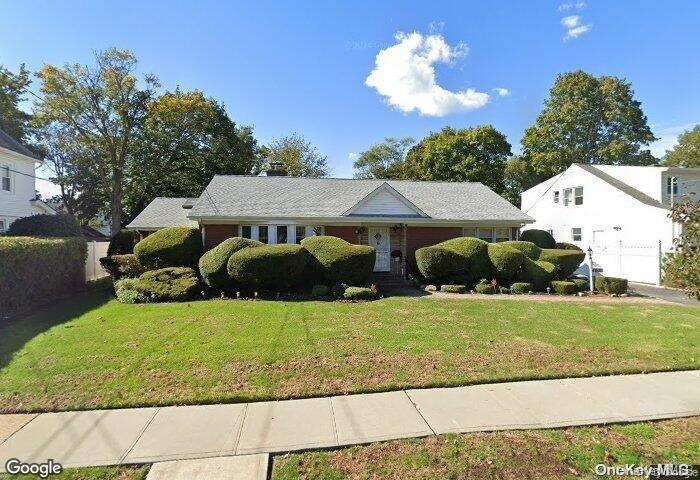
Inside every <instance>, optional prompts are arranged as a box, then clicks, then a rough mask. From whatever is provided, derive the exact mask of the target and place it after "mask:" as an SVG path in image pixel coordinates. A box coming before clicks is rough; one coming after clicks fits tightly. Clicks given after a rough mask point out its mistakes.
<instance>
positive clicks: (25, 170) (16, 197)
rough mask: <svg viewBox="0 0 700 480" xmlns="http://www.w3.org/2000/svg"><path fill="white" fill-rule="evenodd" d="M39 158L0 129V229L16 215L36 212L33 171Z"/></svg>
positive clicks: (0, 230) (5, 228) (20, 215)
mask: <svg viewBox="0 0 700 480" xmlns="http://www.w3.org/2000/svg"><path fill="white" fill-rule="evenodd" d="M37 163H39V159H38V158H37V157H36V156H35V155H34V154H33V153H32V152H30V151H29V150H28V149H27V148H26V147H24V146H23V145H22V144H21V143H19V142H18V141H17V140H15V139H14V138H12V137H10V136H9V135H8V134H6V133H5V132H3V131H2V130H0V232H4V231H5V230H7V228H8V227H9V226H10V224H11V223H12V222H14V221H15V220H17V219H18V218H22V217H28V216H30V215H33V214H34V213H36V212H35V210H34V208H33V205H32V200H34V198H35V197H36V186H35V180H34V172H35V168H36V165H37Z"/></svg>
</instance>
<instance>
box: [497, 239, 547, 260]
mask: <svg viewBox="0 0 700 480" xmlns="http://www.w3.org/2000/svg"><path fill="white" fill-rule="evenodd" d="M498 245H506V246H508V247H511V248H514V249H516V250H519V251H521V252H523V254H524V255H525V256H526V257H527V258H529V259H532V260H537V259H538V258H539V257H540V253H542V249H541V248H540V247H538V246H537V245H535V244H534V243H532V242H524V241H522V240H509V241H507V242H501V243H499V244H498Z"/></svg>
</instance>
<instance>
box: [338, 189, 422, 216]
mask: <svg viewBox="0 0 700 480" xmlns="http://www.w3.org/2000/svg"><path fill="white" fill-rule="evenodd" d="M352 215H387V216H390V215H397V216H401V215H416V211H415V210H414V209H413V208H411V207H410V206H408V205H407V204H406V203H405V200H402V199H401V198H399V197H398V196H397V194H395V193H394V192H392V191H390V190H380V191H379V192H377V193H376V194H375V195H374V196H372V197H371V198H368V199H367V200H366V201H364V203H362V202H361V203H360V204H359V205H358V206H357V207H356V208H354V209H353V210H352Z"/></svg>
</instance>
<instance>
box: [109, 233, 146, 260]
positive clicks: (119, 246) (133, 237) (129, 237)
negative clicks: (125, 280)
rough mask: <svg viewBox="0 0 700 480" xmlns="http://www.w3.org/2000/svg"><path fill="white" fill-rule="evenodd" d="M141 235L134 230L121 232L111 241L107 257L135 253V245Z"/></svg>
mask: <svg viewBox="0 0 700 480" xmlns="http://www.w3.org/2000/svg"><path fill="white" fill-rule="evenodd" d="M138 239H139V234H138V232H135V231H133V230H120V231H118V232H117V233H116V234H115V235H114V236H113V237H112V238H111V239H110V240H109V246H108V247H107V256H108V257H111V256H112V255H126V254H129V253H134V245H136V242H138Z"/></svg>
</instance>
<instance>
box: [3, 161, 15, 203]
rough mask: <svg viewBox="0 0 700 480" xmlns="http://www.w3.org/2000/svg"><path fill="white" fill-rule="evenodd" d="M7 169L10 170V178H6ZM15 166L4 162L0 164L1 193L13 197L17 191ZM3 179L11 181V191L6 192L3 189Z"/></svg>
mask: <svg viewBox="0 0 700 480" xmlns="http://www.w3.org/2000/svg"><path fill="white" fill-rule="evenodd" d="M5 168H7V169H9V172H8V175H9V177H5V176H4V172H3V170H5ZM14 171H15V165H14V163H11V162H7V161H2V162H0V193H4V194H6V195H11V194H12V193H14V191H15V172H14ZM3 178H9V179H10V189H9V190H5V189H4V188H2V179H3Z"/></svg>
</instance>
